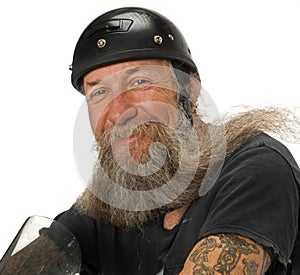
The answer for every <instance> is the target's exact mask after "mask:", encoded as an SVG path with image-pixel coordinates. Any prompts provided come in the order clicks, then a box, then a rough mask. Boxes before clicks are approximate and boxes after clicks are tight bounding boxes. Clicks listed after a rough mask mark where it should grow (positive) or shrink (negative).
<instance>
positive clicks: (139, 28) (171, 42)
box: [70, 8, 197, 92]
mask: <svg viewBox="0 0 300 275" xmlns="http://www.w3.org/2000/svg"><path fill="white" fill-rule="evenodd" d="M149 58H151V59H166V60H171V61H174V62H176V61H177V62H178V63H180V64H181V65H183V66H184V67H187V69H188V70H189V71H192V72H195V73H196V72H197V67H196V65H195V64H194V62H193V60H192V57H191V53H190V50H189V48H188V45H187V43H186V41H185V39H184V37H183V35H182V34H181V33H180V31H179V30H178V28H177V27H176V26H175V25H174V24H173V23H172V22H171V21H170V20H168V19H167V18H166V17H164V16H162V15H161V14H159V13H157V12H154V11H152V10H148V9H144V8H120V9H115V10H112V11H109V12H107V13H105V14H103V15H101V16H99V17H98V18H96V19H95V20H94V21H92V22H91V23H90V24H89V25H88V26H87V28H86V29H85V30H84V31H83V33H82V35H81V36H80V38H79V40H78V42H77V45H76V48H75V51H74V56H73V63H72V65H71V66H70V69H71V70H72V84H73V86H74V87H75V89H77V90H78V91H80V92H82V91H81V88H82V87H81V86H82V77H83V76H84V75H85V74H86V73H88V72H89V71H91V70H93V69H95V68H98V67H101V66H105V65H109V64H113V63H117V62H122V61H127V60H137V59H149Z"/></svg>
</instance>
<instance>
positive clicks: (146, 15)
mask: <svg viewBox="0 0 300 275" xmlns="http://www.w3.org/2000/svg"><path fill="white" fill-rule="evenodd" d="M70 68H71V70H72V84H73V86H74V87H75V88H76V89H77V90H78V91H80V92H81V93H82V94H84V95H85V97H86V101H87V105H88V111H89V118H90V124H91V128H92V131H93V134H94V136H95V140H96V152H97V156H98V158H97V163H96V164H95V167H94V171H93V175H92V178H91V181H90V182H89V183H88V186H87V188H86V190H85V191H84V192H83V194H82V195H81V196H80V197H79V198H78V199H77V201H76V202H75V204H74V205H73V206H72V207H71V209H69V210H68V211H66V212H64V213H62V214H60V215H58V216H57V217H56V220H57V221H59V222H61V223H63V224H64V225H65V226H66V227H67V228H69V229H70V230H71V231H72V232H73V233H74V235H75V236H76V238H77V240H78V242H79V245H80V248H81V251H82V256H83V264H82V266H83V267H82V269H83V270H82V274H105V275H112V274H130V275H132V274H142V275H148V274H181V275H186V274H265V273H266V274H287V272H288V271H287V270H288V268H289V272H291V270H290V268H292V270H293V271H292V272H294V273H292V274H296V273H297V272H298V273H299V272H300V265H299V264H300V260H299V259H300V236H299V228H298V224H299V184H300V171H299V168H298V167H297V164H296V162H295V160H294V159H293V157H292V155H291V154H290V152H289V151H288V150H287V149H286V148H285V147H284V146H283V145H282V144H281V143H280V142H278V141H277V140H275V139H273V138H271V137H270V136H269V135H267V134H266V133H265V132H272V133H274V134H277V135H280V134H285V136H286V137H288V138H289V137H291V136H292V135H293V133H296V134H297V131H298V130H299V122H298V121H295V120H293V118H291V117H290V114H289V113H288V112H285V111H283V110H277V109H276V108H269V109H261V110H246V111H245V112H243V113H240V114H238V115H235V116H232V117H229V118H226V119H224V120H222V121H219V123H218V124H215V125H213V126H212V125H210V124H209V123H205V122H204V120H203V119H202V117H201V115H199V113H198V111H197V104H198V103H199V101H198V98H199V96H200V95H201V93H202V90H201V83H200V78H199V74H198V70H197V67H196V65H195V64H194V62H193V60H192V58H191V54H190V50H189V48H188V46H187V44H186V42H185V39H184V38H183V36H182V34H181V33H180V31H179V30H178V29H177V27H176V26H175V25H174V24H173V23H172V22H170V21H169V20H168V19H167V18H165V17H164V16H162V15H160V14H158V13H156V12H154V11H151V10H146V9H142V8H121V9H116V10H113V11H109V12H107V13H105V14H103V15H101V16H99V17H98V18H96V19H95V20H94V21H93V22H92V23H91V24H89V25H88V26H87V28H86V29H85V30H84V32H83V33H82V35H81V37H80V38H79V40H78V43H77V45H76V48H75V52H74V57H73V63H72V66H71V67H70ZM201 108H202V106H201V104H200V105H199V106H198V109H199V110H200V112H201ZM296 127H298V128H296ZM297 129H298V130H297ZM299 274H300V273H299Z"/></svg>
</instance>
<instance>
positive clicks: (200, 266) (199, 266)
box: [190, 238, 222, 275]
mask: <svg viewBox="0 0 300 275" xmlns="http://www.w3.org/2000/svg"><path fill="white" fill-rule="evenodd" d="M220 247H222V245H221V244H217V242H216V240H215V239H214V238H208V239H206V240H205V241H204V242H203V243H201V245H200V246H199V247H198V248H197V249H196V250H195V251H194V252H193V253H192V254H191V256H190V261H191V262H193V263H195V266H194V267H193V275H202V274H207V275H213V274H214V270H213V269H212V268H210V267H207V266H206V265H205V263H206V262H208V258H207V255H208V253H209V252H211V251H214V250H215V249H216V248H220Z"/></svg>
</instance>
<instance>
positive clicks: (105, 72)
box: [83, 59, 170, 83]
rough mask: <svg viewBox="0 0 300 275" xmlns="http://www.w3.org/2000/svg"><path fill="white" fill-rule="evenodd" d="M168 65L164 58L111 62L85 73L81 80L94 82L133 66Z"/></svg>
mask: <svg viewBox="0 0 300 275" xmlns="http://www.w3.org/2000/svg"><path fill="white" fill-rule="evenodd" d="M150 65H153V66H155V65H156V66H170V64H169V62H168V61H166V60H160V59H144V60H132V61H126V62H121V63H117V64H112V65H108V66H104V67H101V68H97V69H95V70H92V71H91V72H89V73H87V74H86V75H85V76H84V78H83V81H84V83H85V82H95V81H99V80H100V79H104V78H106V77H108V76H110V75H111V74H115V73H117V72H120V71H123V70H127V69H130V68H135V67H139V66H150Z"/></svg>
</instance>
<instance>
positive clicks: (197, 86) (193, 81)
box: [186, 75, 201, 106]
mask: <svg viewBox="0 0 300 275" xmlns="http://www.w3.org/2000/svg"><path fill="white" fill-rule="evenodd" d="M200 90H201V82H200V80H199V79H198V78H197V77H195V76H193V75H190V81H189V83H188V84H187V85H186V91H187V92H188V93H189V95H190V99H191V102H192V103H193V105H194V106H195V105H196V104H197V101H198V98H199V96H200Z"/></svg>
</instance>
